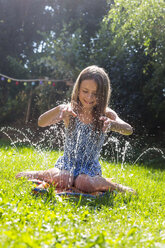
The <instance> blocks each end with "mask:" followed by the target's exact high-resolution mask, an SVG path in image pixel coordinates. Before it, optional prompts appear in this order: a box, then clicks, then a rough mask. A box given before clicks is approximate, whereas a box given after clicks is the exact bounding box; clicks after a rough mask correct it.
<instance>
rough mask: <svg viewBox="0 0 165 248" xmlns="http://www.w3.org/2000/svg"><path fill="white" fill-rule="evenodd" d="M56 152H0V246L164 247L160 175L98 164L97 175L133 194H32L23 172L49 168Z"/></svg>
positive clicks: (164, 182) (164, 194) (164, 175)
mask: <svg viewBox="0 0 165 248" xmlns="http://www.w3.org/2000/svg"><path fill="white" fill-rule="evenodd" d="M59 155H60V154H59V152H54V151H44V150H42V151H41V150H40V151H38V150H35V149H33V148H28V147H22V148H21V147H20V148H17V149H16V148H13V147H10V146H1V148H0V247H7V248H9V247H14V248H18V247H21V248H22V247H34V248H36V247H165V171H164V170H160V169H153V168H151V167H148V168H147V167H146V166H145V165H144V166H142V165H140V166H138V165H131V164H126V165H124V168H123V169H122V168H121V164H117V165H116V164H110V163H106V162H102V167H103V176H105V177H114V178H116V181H117V182H119V183H122V184H124V185H127V186H130V187H132V188H134V189H135V190H136V191H137V193H138V194H137V195H136V196H135V195H130V194H121V193H118V194H116V195H115V194H109V193H107V195H106V196H104V197H102V198H99V199H84V198H80V199H78V198H69V199H66V198H61V197H57V196H56V195H54V193H53V192H50V193H49V194H48V195H44V196H34V195H33V194H32V193H31V188H32V187H33V185H32V184H30V183H29V182H27V181H24V180H22V179H21V180H15V174H16V173H17V172H20V171H23V170H37V169H46V168H49V167H53V165H54V163H55V161H56V159H57V158H58V156H59Z"/></svg>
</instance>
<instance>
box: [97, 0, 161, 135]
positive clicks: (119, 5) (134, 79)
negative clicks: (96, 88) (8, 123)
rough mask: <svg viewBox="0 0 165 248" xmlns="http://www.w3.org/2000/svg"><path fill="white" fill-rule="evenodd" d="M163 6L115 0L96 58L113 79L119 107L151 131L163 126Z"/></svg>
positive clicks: (154, 0) (152, 1)
mask: <svg viewBox="0 0 165 248" xmlns="http://www.w3.org/2000/svg"><path fill="white" fill-rule="evenodd" d="M163 8H164V2H163V1H162V0H160V1H157V0H146V1H142V0H138V1H137V0H136V1H135V0H116V1H114V4H111V6H110V10H109V13H108V15H107V16H105V18H104V20H103V23H102V27H101V30H100V32H99V34H98V37H97V39H96V40H95V44H94V46H95V49H94V53H93V55H92V56H93V59H95V60H96V61H98V63H99V64H100V65H102V66H103V67H105V68H106V69H107V71H108V72H109V74H110V76H111V78H112V84H113V96H114V98H113V99H112V100H113V102H114V103H115V106H117V108H118V109H119V110H120V111H121V112H126V114H127V116H128V118H129V117H130V116H132V115H133V116H134V118H135V120H136V121H138V119H141V120H143V123H145V125H147V126H148V128H149V129H150V130H151V129H153V130H156V129H157V126H160V127H161V128H162V129H163V128H164V123H165V115H164V113H165V97H164V93H163V92H164V88H165V85H164V75H165V73H164V70H165V61H164V60H165V58H164V47H165V46H164V45H165V32H164V24H165V20H164V13H163ZM104 58H106V59H104Z"/></svg>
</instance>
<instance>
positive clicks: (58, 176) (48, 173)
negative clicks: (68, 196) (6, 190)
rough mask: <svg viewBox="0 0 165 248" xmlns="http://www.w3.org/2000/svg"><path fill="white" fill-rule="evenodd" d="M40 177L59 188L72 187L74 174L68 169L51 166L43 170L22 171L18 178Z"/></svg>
mask: <svg viewBox="0 0 165 248" xmlns="http://www.w3.org/2000/svg"><path fill="white" fill-rule="evenodd" d="M21 177H26V178H28V179H39V180H42V181H45V182H47V183H51V184H53V185H55V186H56V187H57V188H70V187H71V186H72V185H73V178H74V177H73V175H72V174H70V172H69V171H67V170H59V169H58V168H51V169H48V170H43V171H29V172H28V171H27V172H20V173H18V174H17V175H16V178H21Z"/></svg>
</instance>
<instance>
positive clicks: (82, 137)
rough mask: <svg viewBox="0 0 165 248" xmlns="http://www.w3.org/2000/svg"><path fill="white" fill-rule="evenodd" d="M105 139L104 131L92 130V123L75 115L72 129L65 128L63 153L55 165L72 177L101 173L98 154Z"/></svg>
mask: <svg viewBox="0 0 165 248" xmlns="http://www.w3.org/2000/svg"><path fill="white" fill-rule="evenodd" d="M104 139H105V133H104V132H102V131H101V132H100V133H98V132H96V131H94V130H93V125H92V124H85V123H83V122H81V121H80V119H79V118H78V117H75V125H74V129H73V130H71V129H70V128H69V127H68V128H66V136H65V145H64V155H63V156H62V157H60V158H59V159H58V160H57V162H56V164H55V167H57V168H59V169H60V170H63V169H64V170H68V171H70V173H71V174H73V175H74V177H77V176H78V175H80V174H86V175H89V176H92V177H93V176H96V175H99V176H101V175H102V172H101V166H100V163H99V161H98V160H99V155H100V151H101V148H102V146H103V143H104Z"/></svg>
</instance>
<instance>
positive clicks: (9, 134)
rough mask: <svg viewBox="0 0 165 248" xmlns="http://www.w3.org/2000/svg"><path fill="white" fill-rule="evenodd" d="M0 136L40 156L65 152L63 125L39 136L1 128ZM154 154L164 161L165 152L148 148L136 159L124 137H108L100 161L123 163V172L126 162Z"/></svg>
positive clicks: (49, 129) (53, 127)
mask: <svg viewBox="0 0 165 248" xmlns="http://www.w3.org/2000/svg"><path fill="white" fill-rule="evenodd" d="M0 134H2V135H3V136H5V137H6V138H7V139H8V140H9V141H10V143H11V145H12V146H13V147H14V148H15V149H17V145H19V144H21V145H30V146H32V147H34V148H35V149H36V150H37V151H38V152H39V153H40V155H42V154H44V153H43V151H42V150H43V149H48V150H54V149H55V150H58V152H59V154H60V153H61V152H63V150H64V141H65V131H64V126H63V125H61V124H60V125H59V124H56V125H53V126H51V127H49V128H47V129H46V130H44V131H43V130H42V131H39V130H37V135H36V132H32V131H31V129H30V128H26V129H25V130H23V131H22V130H20V129H18V128H14V127H1V128H0ZM78 140H79V135H78V137H77V147H76V150H77V149H78ZM17 150H18V149H17ZM153 152H156V153H158V154H160V155H161V158H162V159H163V160H164V159H165V154H164V152H163V151H162V150H161V149H160V148H157V147H152V148H147V149H146V150H145V151H143V152H142V153H141V154H140V155H139V156H138V157H137V158H136V159H135V154H134V150H133V147H132V145H131V144H130V142H129V141H127V140H124V139H123V138H122V136H120V137H119V138H118V137H116V136H112V135H107V139H106V141H105V143H104V145H103V153H102V154H103V156H101V157H100V159H101V160H103V161H105V160H107V158H108V157H109V158H110V161H111V162H114V163H119V162H121V169H122V170H123V169H124V164H125V163H126V162H132V163H133V164H136V163H137V162H138V161H139V160H140V159H141V158H142V157H143V156H144V155H146V154H148V153H152V154H153ZM75 153H76V151H75ZM86 155H87V154H83V156H86ZM89 159H90V158H89ZM82 160H83V159H82ZM128 160H129V161H128ZM133 161H134V162H133ZM81 166H83V165H81ZM73 169H74V168H73Z"/></svg>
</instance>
